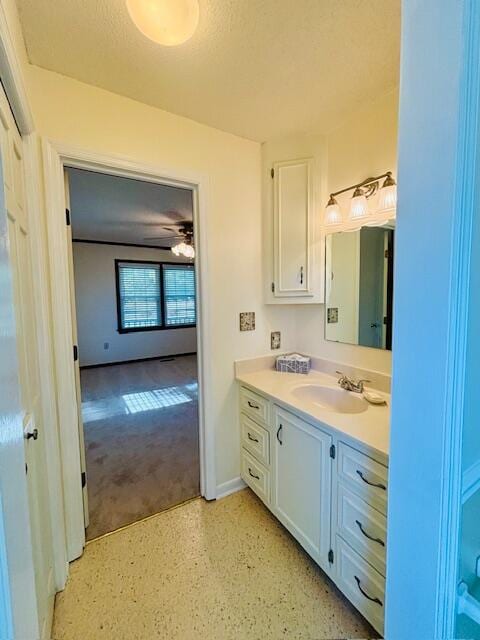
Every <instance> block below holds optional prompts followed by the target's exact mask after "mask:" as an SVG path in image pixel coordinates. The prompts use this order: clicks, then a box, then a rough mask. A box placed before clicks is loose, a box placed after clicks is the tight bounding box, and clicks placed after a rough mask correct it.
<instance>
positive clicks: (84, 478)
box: [81, 471, 87, 489]
mask: <svg viewBox="0 0 480 640" xmlns="http://www.w3.org/2000/svg"><path fill="white" fill-rule="evenodd" d="M81 478H82V489H84V488H85V487H86V486H87V472H86V471H82V475H81Z"/></svg>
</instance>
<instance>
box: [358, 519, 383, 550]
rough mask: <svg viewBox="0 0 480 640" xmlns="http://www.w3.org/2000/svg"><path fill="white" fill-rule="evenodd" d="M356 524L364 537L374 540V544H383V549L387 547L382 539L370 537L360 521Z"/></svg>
mask: <svg viewBox="0 0 480 640" xmlns="http://www.w3.org/2000/svg"><path fill="white" fill-rule="evenodd" d="M355 522H356V523H357V525H358V528H359V529H360V531H361V532H362V533H363V535H364V536H365V537H366V538H368V539H369V540H372V541H373V542H378V544H381V545H382V547H384V546H385V542H384V541H383V540H382V539H381V538H374V537H373V536H371V535H369V534H368V533H367V532H366V531H365V529H364V528H363V525H362V523H361V522H360V520H355Z"/></svg>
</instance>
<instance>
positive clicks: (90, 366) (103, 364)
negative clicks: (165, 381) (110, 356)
mask: <svg viewBox="0 0 480 640" xmlns="http://www.w3.org/2000/svg"><path fill="white" fill-rule="evenodd" d="M196 355H197V352H196V351H189V352H188V353H171V354H169V355H166V356H152V357H150V358H136V359H135V360H119V361H116V362H100V363H99V364H84V365H80V369H98V368H99V367H114V366H115V365H117V364H133V363H136V362H149V361H150V360H165V361H168V360H173V359H174V358H181V357H182V356H196Z"/></svg>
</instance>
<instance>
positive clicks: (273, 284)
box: [272, 282, 275, 293]
mask: <svg viewBox="0 0 480 640" xmlns="http://www.w3.org/2000/svg"><path fill="white" fill-rule="evenodd" d="M272 293H275V283H274V282H272Z"/></svg>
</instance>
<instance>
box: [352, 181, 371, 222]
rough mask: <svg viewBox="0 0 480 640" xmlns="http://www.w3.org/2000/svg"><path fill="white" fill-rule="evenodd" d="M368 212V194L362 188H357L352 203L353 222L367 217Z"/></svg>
mask: <svg viewBox="0 0 480 640" xmlns="http://www.w3.org/2000/svg"><path fill="white" fill-rule="evenodd" d="M367 212H368V202H367V196H366V192H365V191H364V190H363V189H362V188H361V187H357V188H356V189H355V191H354V192H353V196H352V199H351V201H350V218H351V219H352V220H357V219H358V218H363V217H364V216H366V215H367Z"/></svg>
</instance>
